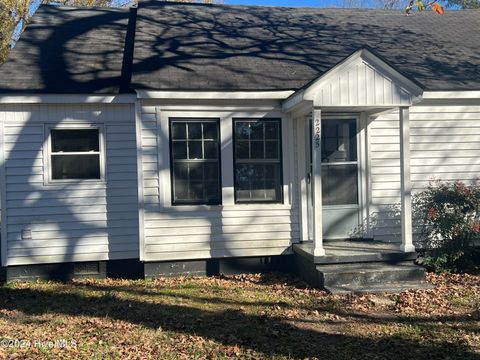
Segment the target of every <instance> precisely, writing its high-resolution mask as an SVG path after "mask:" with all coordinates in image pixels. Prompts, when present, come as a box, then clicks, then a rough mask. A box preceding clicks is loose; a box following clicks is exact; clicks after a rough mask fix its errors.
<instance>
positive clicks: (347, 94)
mask: <svg viewBox="0 0 480 360" xmlns="http://www.w3.org/2000/svg"><path fill="white" fill-rule="evenodd" d="M315 92H316V94H315V100H314V102H315V105H316V106H375V105H381V106H385V105H401V104H403V105H410V104H411V102H412V96H411V95H410V93H409V92H408V91H407V90H405V89H404V88H403V87H402V86H401V85H400V84H399V83H398V82H396V81H394V80H393V79H392V78H391V77H390V76H389V75H388V74H387V72H386V71H384V70H383V69H381V68H380V67H376V66H374V65H371V64H368V63H367V62H366V61H364V60H363V59H361V58H358V59H356V60H355V61H352V63H351V64H349V66H348V67H347V68H345V69H342V71H337V72H336V71H332V73H330V74H327V75H326V76H325V78H324V79H323V80H322V81H321V82H320V84H319V85H318V86H317V87H315Z"/></svg>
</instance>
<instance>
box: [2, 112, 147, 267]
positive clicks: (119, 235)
mask: <svg viewBox="0 0 480 360" xmlns="http://www.w3.org/2000/svg"><path fill="white" fill-rule="evenodd" d="M0 120H2V121H3V124H4V125H3V132H4V135H3V139H2V141H3V142H4V148H5V173H6V174H5V175H6V179H5V180H6V224H3V226H6V231H5V232H4V234H5V236H6V243H7V248H8V259H7V261H8V265H20V264H33V263H37V264H40V263H55V262H65V261H96V260H108V259H125V258H137V257H138V254H139V250H138V201H137V199H138V197H137V177H136V176H137V175H136V174H137V166H136V140H135V116H134V107H133V104H132V105H108V104H102V105H20V104H19V105H9V106H3V107H1V108H0ZM66 123H72V124H80V123H96V124H103V125H104V135H105V139H106V140H105V149H106V156H105V159H106V182H104V183H85V182H83V183H79V182H77V183H68V184H61V185H60V184H55V185H53V184H48V183H46V182H45V181H44V176H45V175H46V174H45V171H44V165H45V164H44V154H43V152H44V150H45V149H44V139H45V135H44V128H45V124H66ZM23 230H31V234H32V239H31V240H30V239H28V240H27V239H22V231H23Z"/></svg>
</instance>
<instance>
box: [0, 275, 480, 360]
mask: <svg viewBox="0 0 480 360" xmlns="http://www.w3.org/2000/svg"><path fill="white" fill-rule="evenodd" d="M429 281H431V282H432V283H433V284H434V285H435V289H431V290H418V291H408V292H404V293H401V294H399V295H363V296H362V295H355V296H350V295H348V296H347V295H345V296H332V295H328V294H326V293H324V292H322V291H319V290H314V289H310V288H308V287H306V286H305V285H304V284H303V283H302V282H301V281H299V280H296V279H294V278H290V277H285V276H284V275H279V274H269V275H242V276H228V277H216V278H189V277H180V278H169V279H158V280H153V281H140V280H139V281H127V280H110V279H108V280H102V281H94V280H78V281H74V282H71V283H68V284H62V283H57V282H38V283H15V284H9V285H5V286H3V287H0V339H10V340H11V341H9V342H8V344H7V342H5V341H3V342H2V343H1V344H3V345H2V347H0V357H5V358H12V357H16V358H31V357H35V358H39V357H40V358H42V357H45V358H88V359H92V358H99V359H100V358H123V359H125V358H138V359H148V358H155V359H169V358H171V359H177V358H185V359H190V358H199V359H203V358H229V357H239V358H252V359H263V358H279V359H283V358H301V359H303V358H309V359H314V358H319V359H324V358H325V359H480V309H479V306H480V276H473V275H443V276H438V275H429ZM15 339H16V340H19V341H21V340H26V341H27V342H17V343H15V342H13V340H15ZM61 340H66V341H67V344H65V343H62V342H61ZM48 341H51V342H52V343H48ZM72 341H74V343H72ZM55 342H56V343H55ZM6 345H9V346H6ZM54 345H55V346H54ZM65 345H66V346H65Z"/></svg>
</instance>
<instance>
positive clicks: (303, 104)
mask: <svg viewBox="0 0 480 360" xmlns="http://www.w3.org/2000/svg"><path fill="white" fill-rule="evenodd" d="M421 97H422V89H421V88H420V87H419V86H418V85H417V84H416V83H415V82H414V81H412V80H410V79H407V78H405V77H404V76H403V75H402V74H401V73H400V72H398V71H397V70H396V69H394V68H392V67H391V66H390V65H388V64H387V63H385V62H384V61H383V60H381V59H380V58H378V57H377V56H376V55H374V54H373V53H371V52H370V51H369V50H366V49H362V50H359V51H357V52H356V53H354V54H352V55H351V56H350V57H348V58H347V59H345V60H344V61H343V62H342V63H340V64H339V65H337V66H336V67H334V68H333V69H331V70H330V71H328V72H327V73H325V74H324V75H323V76H321V77H320V78H319V79H317V80H316V81H315V82H313V83H311V84H310V85H309V86H308V87H306V88H304V89H302V90H300V91H298V92H297V93H295V94H293V95H291V96H290V98H288V99H287V100H286V101H285V102H284V111H285V112H286V113H288V114H289V115H290V116H291V117H292V118H293V119H294V120H295V121H296V124H297V127H296V130H297V134H296V136H297V149H296V151H297V160H298V161H297V166H298V179H299V181H298V198H299V213H300V218H301V220H300V231H301V242H300V243H299V244H294V245H293V250H294V253H295V258H296V263H297V265H298V266H297V268H298V269H299V270H300V272H301V274H302V275H303V276H304V277H305V278H306V279H307V281H309V282H310V283H311V284H312V285H314V286H319V287H324V288H327V289H328V290H330V291H332V292H343V291H370V290H371V291H376V290H385V289H387V290H388V288H389V287H390V288H391V289H397V288H398V287H399V286H400V287H408V288H409V287H415V286H424V279H425V272H424V269H422V268H420V267H418V266H416V265H414V264H413V261H414V260H415V259H416V253H415V247H414V245H413V236H412V205H411V201H412V200H411V183H410V116H409V111H410V107H411V106H412V105H414V104H415V103H417V102H418V101H420V99H421ZM387 112H394V113H398V129H399V130H398V134H399V135H398V136H399V138H398V143H399V153H398V160H399V164H398V168H394V169H392V170H394V171H393V173H395V174H398V180H399V195H400V196H399V200H400V201H399V204H398V206H399V210H400V219H399V220H400V228H401V231H400V233H401V236H400V240H401V241H400V242H394V241H395V240H396V239H394V238H393V234H392V238H391V239H390V240H391V241H392V242H391V243H385V242H379V241H375V236H374V234H373V232H372V228H371V218H370V217H371V214H372V209H371V206H372V203H371V193H372V181H371V173H370V171H371V169H370V166H369V162H370V157H371V150H370V146H371V144H370V143H369V136H368V133H369V127H370V125H371V124H372V122H373V121H375V117H376V116H377V115H378V114H382V113H387ZM378 151H379V150H378V149H377V152H378ZM380 151H381V149H380ZM366 239H369V240H366ZM399 282H400V283H401V284H399ZM385 284H388V286H387V285H385ZM377 288H378V289H377Z"/></svg>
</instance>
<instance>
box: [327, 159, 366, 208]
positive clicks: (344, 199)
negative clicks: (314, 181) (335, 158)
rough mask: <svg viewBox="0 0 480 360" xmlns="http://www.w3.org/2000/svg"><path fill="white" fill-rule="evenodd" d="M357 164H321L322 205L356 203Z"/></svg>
mask: <svg viewBox="0 0 480 360" xmlns="http://www.w3.org/2000/svg"><path fill="white" fill-rule="evenodd" d="M357 183H358V182H357V165H356V164H352V165H327V166H322V202H323V205H355V204H357V203H358V186H357Z"/></svg>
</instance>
